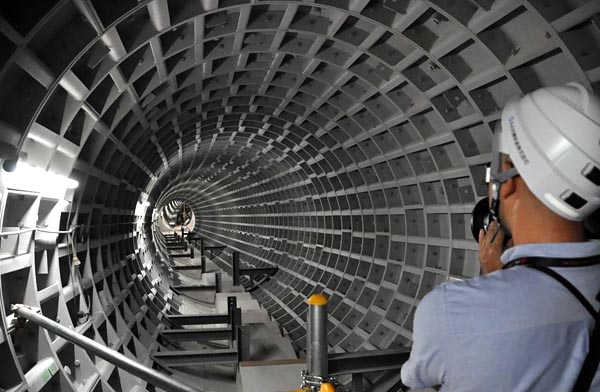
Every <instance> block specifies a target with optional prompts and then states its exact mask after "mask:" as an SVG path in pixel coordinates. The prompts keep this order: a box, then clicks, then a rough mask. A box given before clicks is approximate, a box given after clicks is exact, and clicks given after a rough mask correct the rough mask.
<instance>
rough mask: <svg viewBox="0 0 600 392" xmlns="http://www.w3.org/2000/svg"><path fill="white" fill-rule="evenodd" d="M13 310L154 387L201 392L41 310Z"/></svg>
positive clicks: (181, 391) (180, 391) (183, 391)
mask: <svg viewBox="0 0 600 392" xmlns="http://www.w3.org/2000/svg"><path fill="white" fill-rule="evenodd" d="M12 310H13V312H14V313H15V314H16V315H17V317H19V318H21V319H26V320H29V321H31V322H32V323H34V324H36V325H39V326H40V327H42V328H44V329H47V330H48V331H51V332H54V333H55V334H56V335H58V336H60V337H62V338H64V339H66V340H68V341H70V342H71V343H73V344H75V345H77V346H79V347H81V348H83V349H85V350H88V351H91V352H93V353H94V354H96V355H97V356H99V357H100V358H102V359H105V360H106V361H108V362H110V363H112V364H113V365H115V366H117V367H118V368H120V369H123V370H125V371H128V372H129V373H131V374H133V375H134V376H137V377H139V378H141V379H143V380H145V381H148V382H149V383H150V384H152V385H155V386H157V387H160V388H163V389H165V390H167V391H169V392H200V391H199V390H198V389H195V388H193V387H191V386H189V385H187V384H184V383H182V382H180V381H177V380H175V379H174V378H173V377H170V376H169V375H166V374H163V373H160V372H158V371H156V370H154V369H152V368H151V367H148V366H144V365H142V364H141V363H138V362H136V361H134V360H132V359H130V358H128V357H126V356H125V355H123V354H121V353H119V352H118V351H115V350H112V349H110V348H108V347H106V346H104V345H102V344H100V343H98V342H96V341H95V340H93V339H90V338H88V337H87V336H84V335H82V334H80V333H77V332H75V331H74V330H72V329H69V328H67V327H65V326H63V325H61V324H59V323H57V322H55V321H53V320H51V319H49V318H47V317H45V316H44V315H42V314H41V313H40V311H39V309H37V310H36V309H34V308H31V307H29V306H27V305H13V306H12Z"/></svg>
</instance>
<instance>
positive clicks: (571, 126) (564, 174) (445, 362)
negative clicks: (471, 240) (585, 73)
mask: <svg viewBox="0 0 600 392" xmlns="http://www.w3.org/2000/svg"><path fill="white" fill-rule="evenodd" d="M499 123H500V124H499V126H498V127H497V129H496V131H495V132H494V144H493V145H494V147H493V151H492V163H491V166H490V172H491V173H490V174H491V178H490V188H489V189H490V195H489V220H488V222H490V224H489V225H487V224H486V225H485V226H486V227H485V229H482V230H481V232H480V233H479V243H480V249H479V255H480V261H481V269H482V273H483V276H480V277H478V278H474V279H470V280H466V281H463V282H455V283H446V284H443V285H440V286H438V287H436V289H434V290H433V291H432V292H431V293H429V294H428V295H427V296H426V297H425V298H424V299H423V300H422V301H421V303H420V304H419V306H418V308H417V311H416V313H415V317H414V328H413V330H414V334H413V348H412V351H411V355H410V359H409V360H408V362H407V363H406V364H405V365H404V366H403V368H402V381H403V383H404V384H406V385H408V386H410V387H413V388H424V387H429V386H435V385H442V390H447V391H461V392H467V391H477V392H481V391H511V392H516V391H544V392H548V391H577V392H580V391H588V390H591V391H600V372H598V361H599V358H600V352H599V351H600V327H599V324H600V322H599V320H600V314H599V312H598V308H599V307H600V292H599V290H600V241H598V240H590V239H588V238H587V237H586V234H585V230H584V223H583V222H584V220H585V219H586V218H588V217H589V216H590V215H591V214H592V213H594V212H595V211H596V210H598V208H599V207H600V98H598V97H597V96H596V95H594V94H592V93H591V92H589V91H588V90H586V89H585V88H584V87H583V86H581V85H579V84H577V83H570V84H568V85H566V86H561V87H548V88H541V89H538V90H536V91H534V92H532V93H530V94H527V95H526V96H524V97H522V98H520V99H515V100H512V101H510V102H509V103H508V104H507V105H506V106H505V108H504V110H503V111H502V118H501V121H500V122H499ZM508 238H511V239H510V241H511V245H512V246H511V247H510V248H507V249H505V247H506V243H507V242H508V241H507V239H508Z"/></svg>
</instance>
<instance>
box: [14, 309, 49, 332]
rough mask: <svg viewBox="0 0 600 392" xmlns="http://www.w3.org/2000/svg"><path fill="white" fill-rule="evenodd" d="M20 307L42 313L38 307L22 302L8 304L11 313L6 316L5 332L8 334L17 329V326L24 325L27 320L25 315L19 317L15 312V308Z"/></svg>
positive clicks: (21, 326)
mask: <svg viewBox="0 0 600 392" xmlns="http://www.w3.org/2000/svg"><path fill="white" fill-rule="evenodd" d="M20 308H27V309H31V310H32V311H34V312H36V313H39V314H42V310H41V309H40V308H35V307H32V306H28V305H23V304H13V305H11V306H10V310H11V312H12V313H11V314H9V315H8V316H6V326H7V328H6V332H7V333H8V334H9V335H10V334H12V333H14V332H15V331H16V330H17V329H19V328H23V327H24V326H25V324H27V322H28V321H29V320H27V318H25V317H21V316H19V315H18V314H17V312H15V311H16V310H17V309H20Z"/></svg>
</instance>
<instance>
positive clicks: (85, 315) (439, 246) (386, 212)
mask: <svg viewBox="0 0 600 392" xmlns="http://www.w3.org/2000/svg"><path fill="white" fill-rule="evenodd" d="M599 13H600V1H597V0H588V1H585V0H565V1H546V0H530V1H525V0H496V1H494V0H460V1H459V0H429V1H426V0H315V1H289V0H288V1H286V0H280V1H275V0H272V1H270V0H264V1H263V0H168V1H167V0H152V1H147V0H140V1H133V0H118V1H116V0H53V1H50V0H29V1H25V0H22V1H4V2H2V4H0V48H2V49H1V51H0V87H1V88H0V159H2V160H4V159H15V158H16V157H17V155H18V154H19V153H20V155H21V160H24V161H26V162H28V163H29V164H30V165H32V166H37V167H41V168H43V169H47V170H49V171H52V172H56V173H59V174H63V175H68V176H70V177H71V178H74V179H76V180H78V181H79V183H80V186H79V188H78V189H77V190H75V191H67V193H66V194H65V195H64V196H61V197H54V196H49V195H47V194H46V192H47V190H41V191H38V192H30V191H28V190H26V189H9V188H7V186H6V184H5V183H4V182H3V181H4V180H3V179H1V180H0V181H2V188H1V190H0V192H1V193H2V211H1V212H2V231H3V232H7V231H15V230H17V229H18V230H22V231H18V233H17V234H13V235H6V236H3V237H2V239H1V242H0V256H1V257H0V274H1V282H0V288H1V295H2V298H3V303H4V307H3V310H2V316H3V318H4V319H5V320H7V317H8V315H9V314H10V305H11V304H12V303H25V304H27V305H31V306H36V307H40V308H41V309H42V311H43V312H44V314H45V315H51V316H53V317H52V318H58V319H60V320H62V321H61V323H64V324H65V325H67V326H72V327H74V328H75V329H77V330H78V331H80V332H82V333H84V334H86V335H87V336H88V337H93V338H95V339H97V340H98V341H100V342H102V343H104V344H106V345H109V346H110V347H113V348H116V349H118V350H120V351H121V352H122V353H125V354H126V355H128V356H130V357H132V358H137V359H139V360H140V361H141V362H143V363H146V364H150V365H151V364H152V359H151V358H150V357H149V355H148V353H149V352H150V351H151V350H152V349H153V347H155V346H156V345H157V343H156V337H157V334H158V331H159V330H160V329H161V324H162V317H163V314H165V313H168V312H169V311H170V310H173V309H177V307H178V301H177V299H176V298H174V294H173V291H172V290H171V289H170V286H169V284H170V283H171V280H170V279H169V277H168V276H166V275H165V274H163V272H164V271H163V269H162V267H160V265H159V264H160V260H159V259H158V258H157V256H156V253H155V246H154V244H153V242H152V236H151V233H150V232H151V221H152V210H153V208H157V209H160V208H161V207H164V206H168V205H169V204H170V203H171V205H174V204H173V203H174V202H175V201H177V203H180V202H183V203H185V205H187V206H189V207H190V208H191V209H192V211H193V214H194V216H195V219H196V226H195V231H196V233H197V234H198V235H200V236H202V237H203V238H204V239H205V240H206V241H207V243H209V244H211V245H213V246H223V245H224V246H226V247H227V249H226V250H225V251H224V252H223V253H222V254H220V255H219V256H217V257H216V258H215V260H216V261H217V262H218V263H220V264H221V265H222V266H223V267H224V268H225V269H227V268H230V265H231V253H232V252H234V251H237V252H239V253H240V255H241V259H242V261H243V263H244V265H245V266H248V267H252V268H265V267H275V266H276V267H278V272H277V273H276V274H275V275H274V276H273V277H271V278H270V279H269V280H268V281H265V282H263V283H262V284H261V285H259V287H258V288H256V290H254V291H253V295H254V296H255V297H256V298H257V299H258V300H259V302H260V303H261V304H262V305H263V306H264V307H265V308H266V309H267V310H268V311H269V313H270V314H271V315H272V317H273V318H274V319H275V320H277V322H278V323H279V324H280V326H281V327H282V328H283V329H285V331H287V333H288V334H289V336H290V338H291V339H292V340H293V342H294V344H295V347H296V348H297V350H298V351H302V350H304V349H305V335H306V325H305V322H306V317H307V305H306V304H305V302H304V300H305V298H306V297H307V296H308V295H309V294H310V293H313V292H321V291H323V292H324V293H326V294H327V295H328V296H329V297H330V305H329V308H330V311H331V318H330V325H329V342H330V349H331V351H333V352H352V351H357V350H361V349H369V350H373V349H385V348H394V347H402V346H408V345H410V341H411V336H412V319H413V314H414V310H415V307H416V305H418V303H419V300H420V299H421V298H423V296H424V295H425V294H426V293H427V292H429V291H430V290H431V289H432V288H433V287H434V286H435V285H437V284H439V283H441V282H445V281H447V280H448V279H465V278H469V277H473V276H476V275H478V273H479V270H478V268H479V267H478V261H477V258H478V256H477V245H476V243H475V242H474V241H472V240H471V238H470V230H469V227H468V226H469V215H470V211H471V210H472V207H473V205H474V203H475V202H476V201H477V200H478V199H479V198H480V197H482V196H484V195H486V194H487V187H486V184H485V181H484V179H485V166H486V164H487V163H488V162H489V160H490V149H491V134H492V129H493V128H494V125H495V123H496V121H497V120H498V119H499V113H500V112H499V110H500V109H501V108H502V107H503V105H504V104H505V103H506V101H507V100H508V99H510V98H511V97H513V96H515V95H517V94H522V93H527V92H529V91H532V90H534V89H536V88H537V87H540V86H547V85H554V84H563V83H566V82H569V81H578V82H580V83H582V84H583V85H585V86H586V87H588V88H590V89H592V90H595V91H596V92H597V93H598V92H600V14H599ZM146 201H149V203H146V204H144V202H146ZM148 204H149V206H148ZM43 225H45V226H43ZM74 225H81V227H80V228H79V229H77V228H76V229H75V230H73V231H72V232H69V233H67V231H69V229H72V228H73V227H74ZM36 226H38V227H39V226H43V227H46V228H47V229H48V230H54V231H59V230H62V231H64V232H62V233H55V234H52V233H42V232H38V233H36V235H35V236H34V235H33V232H32V231H27V228H35V227H36ZM71 238H72V239H73V241H71V240H70V239H71ZM71 242H75V245H74V247H75V251H74V252H73V251H72V250H71V246H70V245H69V244H70V243H71ZM74 253H76V254H77V256H78V258H79V259H80V260H81V263H82V264H81V267H80V270H81V271H82V276H83V280H82V282H79V281H77V280H76V279H74V278H73V274H72V273H71V258H72V256H73V255H74ZM65 266H66V267H65ZM8 329H9V325H8V323H7V322H6V321H5V322H4V324H3V326H2V331H1V333H0V360H1V361H2V372H1V374H0V389H4V390H10V391H22V390H26V389H27V388H29V389H28V390H29V391H37V390H44V391H46V390H51V389H50V386H51V385H54V386H53V388H55V386H56V385H58V390H61V391H73V390H78V391H87V390H90V391H119V390H127V391H129V390H137V389H139V390H143V389H144V388H146V384H145V382H143V381H141V380H138V379H135V378H133V377H131V376H130V375H128V374H126V373H123V372H120V371H119V370H117V369H115V368H114V367H111V366H108V365H106V364H105V363H103V362H101V360H98V359H95V358H93V357H90V356H89V355H88V354H86V352H85V351H83V350H79V349H77V348H73V347H72V346H69V345H66V344H65V342H64V341H62V340H60V339H55V337H54V336H52V335H51V334H48V333H47V332H43V331H38V330H37V329H31V330H30V331H28V332H29V333H30V335H27V339H23V338H22V337H21V338H19V337H18V336H17V337H15V336H10V335H9V333H8ZM48 358H51V360H49V359H48ZM76 363H78V364H79V365H76ZM53 364H54V365H53ZM57 364H60V366H58V365H57ZM65 366H67V367H68V368H69V369H70V370H72V372H67V371H66V370H65ZM46 371H47V372H49V373H48V374H49V376H48V379H49V380H52V382H50V383H45V384H44V383H42V384H40V385H38V384H36V383H35V382H33V381H32V380H33V378H34V376H35V377H37V375H38V373H40V372H46ZM36 379H37V378H36Z"/></svg>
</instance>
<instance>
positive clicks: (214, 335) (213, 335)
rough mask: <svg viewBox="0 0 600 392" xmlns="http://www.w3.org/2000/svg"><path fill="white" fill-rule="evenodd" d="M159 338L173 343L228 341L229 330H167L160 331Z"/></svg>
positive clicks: (229, 336) (229, 337)
mask: <svg viewBox="0 0 600 392" xmlns="http://www.w3.org/2000/svg"><path fill="white" fill-rule="evenodd" d="M159 336H160V337H161V338H165V339H167V340H170V341H173V342H191V341H197V342H209V341H211V340H230V339H231V328H210V329H209V328H206V329H169V330H166V331H162V332H161V333H160V334H159Z"/></svg>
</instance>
